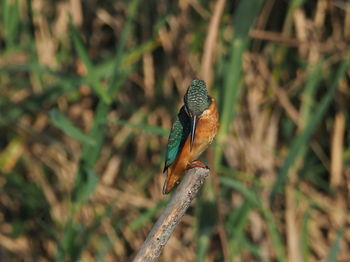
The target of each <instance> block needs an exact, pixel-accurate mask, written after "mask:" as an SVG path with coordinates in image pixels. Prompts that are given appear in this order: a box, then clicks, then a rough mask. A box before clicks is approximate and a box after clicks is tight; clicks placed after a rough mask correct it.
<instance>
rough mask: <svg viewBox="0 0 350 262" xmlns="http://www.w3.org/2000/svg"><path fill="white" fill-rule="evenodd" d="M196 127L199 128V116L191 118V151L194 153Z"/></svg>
mask: <svg viewBox="0 0 350 262" xmlns="http://www.w3.org/2000/svg"><path fill="white" fill-rule="evenodd" d="M196 127H197V116H196V115H194V116H192V117H191V140H190V151H192V146H193V141H194V137H195V135H196Z"/></svg>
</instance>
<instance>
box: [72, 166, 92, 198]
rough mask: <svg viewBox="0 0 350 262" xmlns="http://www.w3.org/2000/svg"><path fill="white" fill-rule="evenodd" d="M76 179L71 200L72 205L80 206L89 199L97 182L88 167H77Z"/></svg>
mask: <svg viewBox="0 0 350 262" xmlns="http://www.w3.org/2000/svg"><path fill="white" fill-rule="evenodd" d="M76 177H77V179H76V180H75V184H74V190H73V193H72V200H73V202H74V203H78V204H81V203H84V202H86V201H87V200H89V199H90V197H91V196H92V195H93V193H94V191H95V188H96V186H97V184H98V181H99V180H98V177H97V176H96V174H95V172H94V171H93V170H92V169H90V168H88V167H79V171H78V174H77V176H76Z"/></svg>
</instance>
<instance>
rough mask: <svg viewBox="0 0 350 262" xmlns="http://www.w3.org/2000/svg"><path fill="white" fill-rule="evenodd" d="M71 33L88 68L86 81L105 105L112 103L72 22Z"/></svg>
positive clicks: (76, 47) (76, 48) (77, 49)
mask: <svg viewBox="0 0 350 262" xmlns="http://www.w3.org/2000/svg"><path fill="white" fill-rule="evenodd" d="M70 33H71V36H72V39H73V43H74V47H75V50H76V51H77V53H78V56H79V58H80V60H81V61H82V62H83V63H84V65H85V66H86V69H87V73H86V79H87V80H88V82H89V83H90V85H91V86H92V88H93V89H94V90H95V92H96V93H97V94H98V95H99V97H100V98H101V99H102V100H103V101H104V102H105V103H110V102H111V98H110V97H109V96H108V95H107V92H106V90H105V89H103V88H102V86H101V84H100V82H99V79H98V77H97V76H96V74H95V68H94V65H93V63H92V62H91V60H90V57H89V55H88V52H87V50H86V48H85V46H84V45H83V41H82V40H81V38H80V36H79V32H78V30H77V28H76V27H75V25H74V24H73V23H72V22H70Z"/></svg>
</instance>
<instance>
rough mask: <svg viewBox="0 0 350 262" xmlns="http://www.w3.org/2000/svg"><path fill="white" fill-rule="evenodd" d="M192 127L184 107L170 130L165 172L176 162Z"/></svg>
mask: <svg viewBox="0 0 350 262" xmlns="http://www.w3.org/2000/svg"><path fill="white" fill-rule="evenodd" d="M190 127H191V120H190V118H189V117H188V115H187V113H186V111H185V108H184V107H182V108H181V109H180V112H179V113H178V115H177V117H176V119H175V122H174V124H173V127H172V128H171V131H170V135H169V140H168V146H167V150H166V154H165V165H164V170H163V172H165V171H166V170H167V169H168V167H169V166H170V165H171V164H172V163H173V162H174V160H175V158H176V156H177V155H178V153H179V152H180V150H181V148H182V147H183V145H184V143H185V141H186V138H187V137H188V135H189V134H190Z"/></svg>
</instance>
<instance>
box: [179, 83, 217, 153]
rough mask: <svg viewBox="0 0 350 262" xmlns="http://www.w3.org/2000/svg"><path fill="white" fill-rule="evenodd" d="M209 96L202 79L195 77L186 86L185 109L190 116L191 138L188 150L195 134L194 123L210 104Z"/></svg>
mask: <svg viewBox="0 0 350 262" xmlns="http://www.w3.org/2000/svg"><path fill="white" fill-rule="evenodd" d="M210 101H211V99H210V97H209V96H208V91H207V86H206V84H205V82H204V81H203V80H198V79H195V80H193V81H192V83H191V85H190V86H189V87H188V89H187V92H186V94H185V97H184V102H185V110H186V113H187V114H188V116H189V117H190V118H191V140H190V150H191V151H192V146H193V141H194V138H195V134H196V125H197V121H198V118H200V116H201V115H202V114H203V112H204V111H205V110H206V109H208V107H209V105H210Z"/></svg>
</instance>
